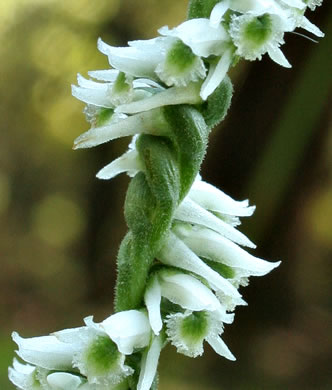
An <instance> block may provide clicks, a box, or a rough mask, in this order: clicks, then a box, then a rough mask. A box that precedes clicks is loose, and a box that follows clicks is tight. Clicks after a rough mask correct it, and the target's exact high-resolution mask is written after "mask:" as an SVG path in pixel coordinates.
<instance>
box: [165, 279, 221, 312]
mask: <svg viewBox="0 0 332 390" xmlns="http://www.w3.org/2000/svg"><path fill="white" fill-rule="evenodd" d="M159 279H160V286H161V294H162V296H164V297H165V298H167V299H168V300H170V301H171V302H173V303H175V304H177V305H180V306H182V307H183V308H184V309H188V310H191V311H201V310H208V311H215V310H217V309H219V308H220V302H219V301H218V299H217V298H216V296H215V295H214V294H213V293H212V291H211V290H210V289H209V288H208V287H206V286H205V285H204V284H203V283H202V282H200V281H199V280H197V279H196V278H194V277H193V276H191V275H187V274H183V273H180V272H177V273H174V272H160V273H159Z"/></svg>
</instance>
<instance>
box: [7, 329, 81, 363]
mask: <svg viewBox="0 0 332 390" xmlns="http://www.w3.org/2000/svg"><path fill="white" fill-rule="evenodd" d="M12 338H13V340H14V341H15V343H16V344H17V345H18V351H17V354H18V356H19V357H20V358H22V359H23V360H25V361H26V362H27V363H31V364H34V365H36V366H39V367H42V368H45V369H48V370H66V369H71V367H72V360H73V355H74V353H75V346H74V345H68V344H65V343H62V342H61V341H59V340H58V339H57V338H56V337H55V336H41V337H32V338H27V339H24V338H22V337H20V335H19V334H18V333H16V332H13V334H12Z"/></svg>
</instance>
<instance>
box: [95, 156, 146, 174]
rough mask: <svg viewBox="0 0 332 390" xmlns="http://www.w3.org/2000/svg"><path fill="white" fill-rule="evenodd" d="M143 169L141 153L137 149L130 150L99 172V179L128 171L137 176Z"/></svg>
mask: <svg viewBox="0 0 332 390" xmlns="http://www.w3.org/2000/svg"><path fill="white" fill-rule="evenodd" d="M142 170H143V165H142V164H141V163H140V159H139V154H138V153H137V151H136V150H130V151H129V152H127V153H125V154H123V155H122V156H121V157H119V158H117V159H116V160H114V161H112V162H111V163H110V164H108V165H106V166H105V167H104V168H103V169H101V170H100V171H99V172H98V173H97V175H96V176H97V177H98V179H104V180H108V179H112V178H113V177H115V176H117V175H119V174H120V173H123V172H127V173H128V175H129V176H131V177H132V176H135V175H136V173H137V172H139V171H142Z"/></svg>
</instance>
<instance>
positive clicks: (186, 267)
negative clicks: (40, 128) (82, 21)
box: [9, 0, 323, 390]
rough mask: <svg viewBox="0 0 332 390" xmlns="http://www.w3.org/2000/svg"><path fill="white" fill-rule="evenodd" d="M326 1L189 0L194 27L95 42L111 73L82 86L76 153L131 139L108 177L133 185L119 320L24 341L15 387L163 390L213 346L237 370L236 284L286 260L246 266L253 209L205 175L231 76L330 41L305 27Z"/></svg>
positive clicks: (104, 175) (102, 174)
mask: <svg viewBox="0 0 332 390" xmlns="http://www.w3.org/2000/svg"><path fill="white" fill-rule="evenodd" d="M318 5H321V1H319V0H223V1H216V0H192V1H191V2H190V5H189V13H188V20H187V21H186V22H184V23H182V24H180V25H179V26H177V27H175V28H172V29H169V28H168V27H162V28H161V29H160V30H159V34H160V35H159V36H158V37H157V38H154V39H150V40H146V41H133V42H129V46H128V47H124V48H116V47H112V46H109V45H107V44H106V43H104V42H102V41H101V40H99V41H98V47H99V50H100V51H101V52H102V53H104V54H106V55H107V57H108V60H109V63H110V65H111V66H112V68H113V69H107V70H97V71H92V72H89V75H90V76H91V77H92V78H93V79H95V80H97V81H93V80H91V79H86V78H84V77H82V76H80V75H79V76H78V86H73V95H74V96H75V97H77V98H78V99H80V100H81V101H83V102H84V103H86V108H85V110H84V112H85V114H86V117H87V120H88V121H89V122H90V123H91V129H90V130H88V131H87V132H85V133H84V134H82V135H81V136H79V137H78V138H77V139H76V140H75V142H74V148H75V149H79V148H88V147H93V146H97V145H99V144H102V143H105V142H108V141H110V140H113V139H116V138H119V137H125V136H129V137H132V140H131V142H130V144H129V150H128V151H127V152H126V153H124V154H123V155H122V156H121V157H119V158H118V159H116V160H115V161H113V162H111V163H110V164H108V165H107V166H105V167H104V168H103V169H101V170H100V171H99V172H98V174H97V177H99V178H101V179H111V178H113V177H114V176H116V175H118V174H120V173H123V172H126V173H127V174H128V175H129V176H130V177H132V180H131V182H130V185H129V189H128V193H127V196H126V201H125V218H126V222H127V224H128V229H129V231H128V233H127V235H126V236H125V238H124V240H123V242H122V244H121V246H120V250H119V255H118V279H117V286H116V299H115V310H116V314H113V315H111V316H110V317H108V318H107V319H106V320H104V321H102V322H101V323H95V322H94V321H93V319H92V317H88V318H86V319H85V326H82V327H80V328H74V329H66V330H63V331H58V332H55V333H53V334H51V335H49V336H44V337H35V338H30V339H29V338H28V339H24V338H22V337H20V336H19V335H18V334H17V333H16V332H14V333H13V340H14V341H15V342H16V343H17V345H18V351H17V354H18V356H19V357H20V359H21V360H23V361H24V362H25V363H24V364H23V363H22V362H19V361H18V360H16V359H15V360H14V363H13V367H11V368H10V369H9V378H10V380H11V381H12V383H13V384H14V385H15V386H16V387H17V388H19V389H23V390H37V389H46V390H48V389H50V390H52V389H53V390H59V389H62V390H72V389H74V390H75V389H81V390H83V389H93V390H102V389H105V390H107V389H114V390H128V389H131V390H134V389H138V390H149V389H151V388H152V389H156V388H157V382H158V377H157V374H156V373H157V365H158V359H159V354H160V352H161V350H162V348H163V347H164V346H165V345H166V344H167V343H168V342H169V343H171V344H172V345H174V346H175V347H176V349H177V351H178V352H179V353H182V354H185V355H187V356H190V357H196V356H198V355H201V354H202V353H203V345H204V341H206V342H207V343H208V344H209V345H210V346H211V347H212V348H213V349H214V350H215V351H216V352H217V353H218V354H219V355H221V356H224V357H226V358H227V359H230V360H235V358H234V356H233V354H232V353H231V352H230V350H229V349H228V347H227V346H226V344H225V343H224V341H223V340H222V338H221V335H222V333H223V330H224V324H230V323H232V322H233V319H234V313H233V311H234V309H235V307H236V306H238V305H246V302H245V301H244V300H243V298H242V296H241V293H240V292H239V287H240V286H246V285H247V284H248V278H249V277H250V276H263V275H265V274H267V273H268V272H270V271H271V270H272V269H274V268H275V267H277V266H278V265H279V263H280V262H275V263H270V262H267V261H265V260H262V259H258V258H256V257H254V256H253V255H251V254H249V253H248V252H247V251H246V250H245V249H243V248H244V247H249V248H254V244H253V243H252V242H251V241H250V240H249V239H248V238H247V237H246V236H245V235H243V234H242V233H241V232H240V231H239V230H238V229H237V227H238V225H239V224H240V217H249V216H251V215H252V214H253V212H254V209H255V208H254V207H253V206H249V205H248V201H235V200H233V199H232V198H231V197H229V196H228V195H226V194H225V193H223V192H222V191H220V190H218V189H217V188H215V187H214V186H212V185H210V184H208V183H206V182H204V181H203V180H202V179H201V177H200V176H199V169H200V166H201V163H202V160H203V158H204V155H205V152H206V147H207V141H208V135H209V132H210V130H211V129H212V127H214V126H215V125H216V124H218V123H219V122H220V121H221V120H222V119H223V117H224V116H225V114H226V112H227V109H228V107H229V105H230V99H231V95H232V85H231V83H230V80H229V78H228V76H227V72H228V70H229V68H230V67H231V66H233V65H234V64H235V63H236V62H237V61H238V60H239V59H240V58H241V57H242V58H244V59H247V60H255V59H261V57H262V55H263V54H265V53H267V54H268V55H269V56H270V57H271V58H272V60H274V61H275V62H277V63H279V64H280V65H282V66H285V67H289V66H290V64H289V62H288V61H287V59H286V58H285V56H284V55H283V53H282V51H281V49H280V46H281V45H282V44H283V43H284V34H285V32H291V31H293V30H294V29H295V28H297V27H301V28H303V29H305V30H307V31H308V32H310V33H313V34H315V35H316V36H319V37H320V36H323V33H322V32H321V31H320V30H319V29H318V28H317V27H316V26H314V25H313V24H312V23H310V22H309V20H308V19H307V18H306V17H305V16H304V13H305V11H306V9H307V8H309V9H311V10H313V9H315V7H316V6H318Z"/></svg>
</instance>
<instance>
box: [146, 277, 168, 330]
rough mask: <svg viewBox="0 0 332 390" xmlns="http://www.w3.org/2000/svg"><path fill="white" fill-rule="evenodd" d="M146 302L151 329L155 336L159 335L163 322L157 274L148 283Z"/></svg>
mask: <svg viewBox="0 0 332 390" xmlns="http://www.w3.org/2000/svg"><path fill="white" fill-rule="evenodd" d="M144 302H145V305H146V307H147V309H148V314H149V321H150V325H151V328H152V330H153V332H154V334H156V335H159V332H160V331H161V329H162V327H163V322H162V319H161V313H160V303H161V287H160V283H159V280H158V276H157V275H156V274H154V275H152V276H151V277H150V279H149V281H148V283H147V286H146V290H145V294H144Z"/></svg>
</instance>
